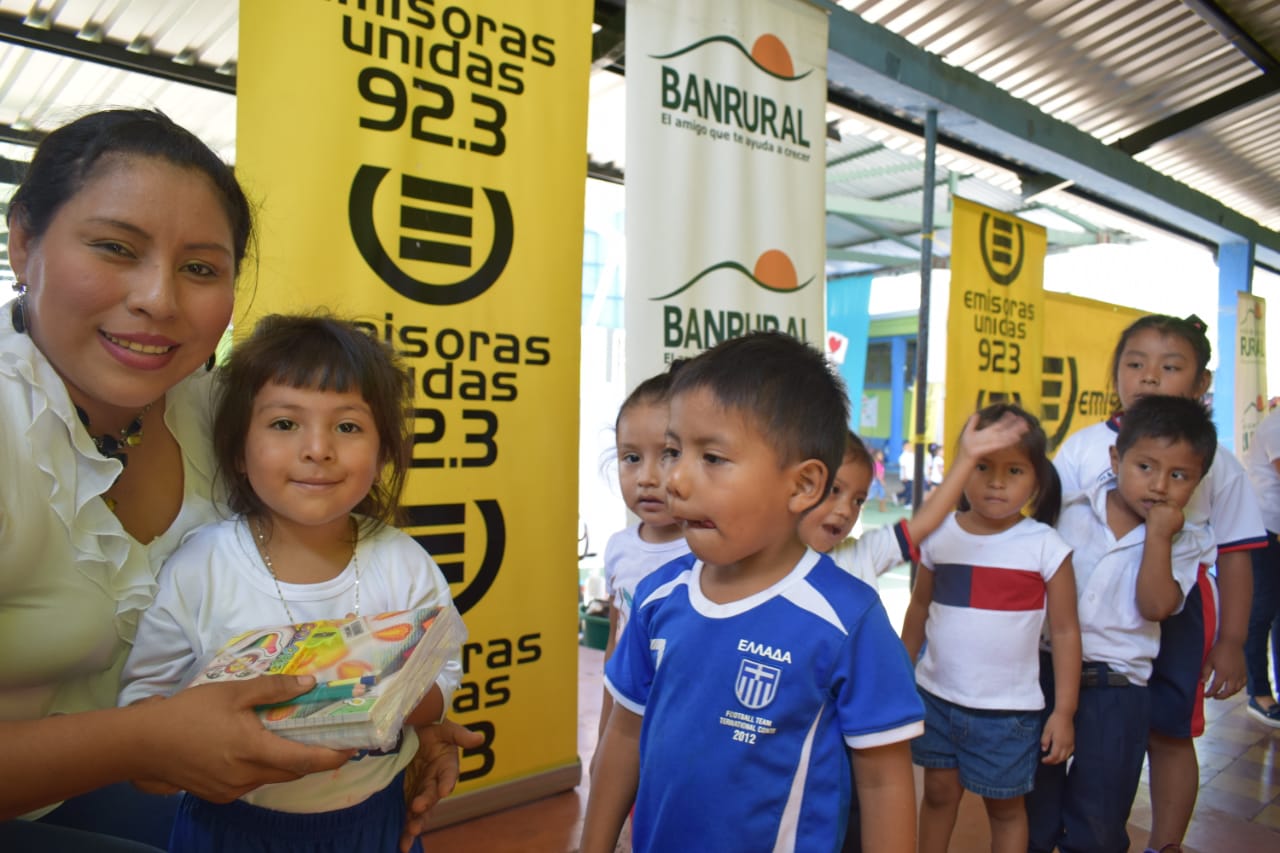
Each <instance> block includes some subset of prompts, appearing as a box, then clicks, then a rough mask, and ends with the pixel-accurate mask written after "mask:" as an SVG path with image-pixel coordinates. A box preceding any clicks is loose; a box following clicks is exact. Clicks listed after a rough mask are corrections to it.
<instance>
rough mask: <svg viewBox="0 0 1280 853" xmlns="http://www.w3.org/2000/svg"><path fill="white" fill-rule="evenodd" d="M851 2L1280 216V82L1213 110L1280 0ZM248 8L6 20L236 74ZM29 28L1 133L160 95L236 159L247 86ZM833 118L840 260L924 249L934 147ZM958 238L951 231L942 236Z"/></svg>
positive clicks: (1008, 177)
mask: <svg viewBox="0 0 1280 853" xmlns="http://www.w3.org/2000/svg"><path fill="white" fill-rule="evenodd" d="M597 4H598V6H597V8H598V9H600V8H602V5H610V6H614V7H616V6H617V0H608V2H607V4H606V0H597ZM839 5H841V6H843V7H844V8H846V9H849V10H851V11H852V12H854V13H856V14H857V15H860V16H861V17H862V18H864V19H865V20H867V21H869V22H872V23H874V24H878V25H880V26H883V27H884V28H886V29H887V30H889V31H891V32H893V33H896V34H898V35H900V36H902V37H903V38H905V39H907V40H908V41H910V42H911V43H913V44H914V45H916V46H918V47H920V48H921V49H923V50H927V51H929V52H931V53H934V54H937V55H938V56H940V57H942V58H943V60H944V61H945V62H948V63H950V64H952V65H955V66H958V67H960V68H963V69H965V70H967V71H970V72H972V73H974V74H976V75H978V76H979V77H981V78H982V79H984V80H986V81H988V82H990V83H992V84H993V85H995V86H998V87H1000V88H1001V89H1004V90H1005V91H1007V92H1009V93H1011V94H1012V95H1014V96H1016V97H1018V98H1021V99H1024V100H1025V101H1027V102H1028V103H1030V104H1032V105H1034V106H1036V107H1038V108H1039V109H1041V110H1043V111H1044V112H1045V113H1047V114H1049V115H1051V116H1053V117H1055V118H1057V119H1060V120H1062V121H1066V122H1069V123H1071V124H1073V125H1075V126H1076V127H1077V128H1079V129H1081V130H1083V131H1085V132H1087V133H1089V134H1091V135H1092V136H1094V137H1096V138H1097V139H1099V140H1101V141H1102V142H1105V143H1108V144H1113V143H1119V144H1124V141H1125V140H1128V141H1129V142H1130V143H1132V142H1133V141H1134V139H1135V137H1134V134H1140V133H1143V132H1145V133H1146V134H1147V136H1154V137H1156V138H1154V139H1145V140H1144V146H1145V147H1143V146H1140V147H1141V150H1138V151H1137V153H1136V154H1135V155H1134V156H1135V158H1136V159H1137V160H1139V161H1140V162H1143V163H1146V164H1148V165H1150V166H1151V167H1152V168H1154V169H1157V170H1159V171H1160V172H1163V173H1165V174H1167V175H1170V176H1172V177H1174V178H1176V179H1177V180H1180V181H1183V182H1185V183H1186V184H1187V185H1189V186H1191V187H1194V188H1196V189H1198V190H1200V191H1201V192H1203V193H1205V194H1207V195H1209V196H1211V197H1212V198H1214V199H1217V200H1219V201H1220V202H1221V203H1222V204H1224V205H1226V206H1228V207H1231V208H1233V209H1235V210H1237V211H1239V212H1241V213H1243V214H1245V215H1247V216H1250V217H1252V218H1254V219H1256V220H1257V221H1258V222H1260V223H1262V224H1263V225H1265V226H1267V227H1268V228H1271V229H1280V92H1277V91H1272V92H1271V93H1270V94H1267V95H1265V96H1263V97H1255V98H1254V99H1253V100H1252V101H1251V102H1250V103H1247V104H1245V105H1243V106H1237V107H1235V108H1234V109H1232V110H1230V111H1228V112H1225V113H1223V114H1221V115H1216V116H1215V115H1212V114H1211V113H1212V110H1210V109H1208V107H1207V106H1206V101H1209V102H1210V103H1209V105H1210V106H1211V105H1212V104H1213V103H1214V102H1213V101H1211V100H1210V99H1214V98H1219V99H1221V98H1223V97H1227V96H1230V95H1233V94H1236V93H1239V92H1240V91H1241V90H1240V89H1239V87H1241V86H1254V87H1258V86H1263V87H1264V88H1265V87H1266V86H1268V85H1270V83H1271V82H1273V81H1275V80H1276V79H1277V76H1280V75H1278V74H1277V72H1276V66H1277V65H1280V61H1277V59H1276V57H1280V3H1276V2H1274V0H1219V3H1218V6H1219V7H1220V8H1221V9H1222V10H1225V13H1226V15H1227V16H1228V17H1229V19H1230V21H1231V22H1234V24H1235V25H1237V26H1238V27H1239V28H1240V29H1241V30H1242V31H1243V32H1244V34H1245V35H1244V37H1243V40H1241V39H1240V38H1239V37H1237V36H1232V35H1231V33H1230V31H1229V29H1227V28H1226V27H1224V26H1223V23H1222V22H1221V21H1215V20H1214V18H1213V15H1212V9H1206V7H1207V6H1210V5H1211V4H1208V3H1207V0H1183V2H1179V0H863V2H858V1H857V0H839ZM238 18H239V4H238V3H236V2H233V0H0V25H3V26H6V27H9V28H10V29H11V30H16V31H17V32H18V34H19V36H20V35H21V34H22V33H26V32H31V33H33V34H35V35H39V34H40V32H41V31H40V30H38V29H37V30H27V29H23V26H27V27H36V28H43V29H44V31H47V32H49V33H52V34H60V35H61V36H62V37H64V38H66V39H67V40H69V41H70V42H71V43H72V47H74V46H75V45H80V46H81V47H83V48H85V49H88V50H92V49H95V45H101V46H102V47H103V48H110V49H113V50H115V51H116V52H117V53H118V54H120V55H124V54H123V51H124V49H125V47H126V46H127V47H128V49H129V50H130V51H132V53H129V54H128V55H129V56H134V57H140V58H145V57H151V58H152V60H153V61H156V62H159V63H161V64H162V65H163V64H164V63H168V62H169V61H170V59H172V58H177V60H179V61H180V62H181V63H183V64H185V65H187V66H189V67H192V68H195V69H198V70H199V71H201V72H202V73H204V74H212V73H213V72H214V70H216V69H221V70H223V71H224V72H230V73H234V69H235V64H236V52H237V36H238ZM1224 32H1225V33H1226V34H1224ZM70 34H74V36H75V38H71V37H70ZM14 38H15V36H14V35H13V34H12V33H9V34H5V33H3V32H0V126H3V127H0V138H3V139H7V140H13V139H21V138H23V137H24V134H25V135H27V136H33V135H34V134H37V133H39V132H40V131H47V130H49V129H51V128H53V127H56V126H57V125H59V124H61V123H63V122H64V121H66V120H67V119H69V118H70V117H72V116H74V115H75V114H77V113H78V112H79V111H81V110H82V109H85V108H89V107H93V106H103V105H141V106H154V107H158V108H160V109H162V110H164V111H165V112H166V113H168V114H169V115H171V116H172V117H173V118H174V119H175V120H177V121H178V122H180V123H182V124H183V125H185V126H187V127H190V128H191V129H192V130H193V131H194V132H196V133H197V134H198V135H200V136H201V137H202V138H204V139H205V140H206V141H208V142H209V143H210V144H211V145H212V146H213V147H214V148H215V149H217V150H218V151H219V152H220V153H222V154H223V156H224V157H226V158H227V159H229V160H232V159H234V152H235V99H234V96H233V95H231V94H229V93H226V92H219V91H212V90H210V89H208V88H205V87H201V86H193V85H187V84H183V83H179V82H173V81H171V80H167V79H162V78H160V77H155V76H150V75H147V74H143V73H138V72H135V71H127V70H120V69H116V68H111V67H107V66H104V65H101V64H95V63H87V62H84V61H81V60H79V59H75V58H72V57H70V56H66V55H60V54H58V53H51V52H48V51H47V50H44V49H39V50H37V49H33V48H32V47H30V46H24V45H20V44H17V43H15V42H14ZM1268 62H1270V63H1271V64H1270V65H1268V64H1267V63H1268ZM170 67H171V66H170ZM1275 88H1280V84H1277V85H1276V87H1275ZM591 98H592V104H591V114H590V123H589V128H588V153H589V156H590V157H591V159H592V160H593V162H596V163H599V164H604V165H611V166H613V167H615V168H616V169H622V168H624V167H625V151H624V149H623V133H622V132H621V128H622V127H623V121H624V117H625V108H624V103H625V82H624V80H623V78H622V77H620V76H619V75H617V74H614V73H611V72H610V71H599V72H597V73H595V74H594V75H593V79H592V83H591ZM1197 111H1199V112H1197ZM1178 116H1183V117H1184V118H1186V117H1189V118H1188V120H1187V122H1184V123H1185V124H1187V126H1186V127H1185V128H1184V129H1181V130H1179V132H1177V133H1174V134H1172V135H1169V136H1167V137H1165V138H1158V137H1159V136H1160V133H1159V132H1158V129H1159V128H1160V127H1161V126H1162V125H1161V123H1162V122H1166V123H1167V122H1168V121H1170V119H1171V117H1174V118H1176V117H1178ZM828 118H829V119H830V120H832V121H835V122H836V124H837V127H838V128H839V131H840V134H839V135H840V138H839V139H833V140H829V141H828V143H827V144H828V161H829V163H831V164H832V165H831V169H830V174H829V177H828V194H829V197H834V198H838V199H845V200H847V202H848V204H847V205H846V206H849V207H852V208H856V209H858V210H862V211H863V213H862V214H859V215H842V214H835V213H833V214H829V216H828V244H829V245H830V246H831V247H832V248H833V249H839V250H843V251H844V252H845V253H846V254H849V253H858V252H860V253H862V254H864V255H866V256H868V258H869V259H868V260H866V261H865V262H858V261H852V260H839V259H833V263H832V264H831V268H830V270H829V271H830V272H832V273H835V274H839V273H842V272H850V271H865V270H872V269H877V268H879V267H880V266H883V264H878V263H877V262H876V260H875V256H877V255H879V256H886V257H890V258H892V257H893V256H901V257H903V258H904V263H906V262H909V259H911V258H913V257H914V255H913V247H918V245H919V239H918V233H919V224H918V211H919V209H920V207H921V203H922V200H923V188H922V187H921V180H922V178H923V169H922V156H923V153H922V152H923V143H922V142H921V140H920V139H919V138H918V136H913V135H911V134H908V133H904V132H903V131H902V130H901V129H898V128H895V127H890V126H888V125H883V124H879V123H877V122H876V121H874V120H872V119H869V118H865V117H861V116H856V115H853V114H851V113H849V112H848V111H847V110H841V109H839V108H836V107H834V106H833V107H832V111H831V114H830V115H829V116H828ZM1153 128H1155V129H1156V130H1153ZM1139 138H1141V137H1139ZM28 152H29V149H25V148H23V147H22V146H19V145H13V144H3V143H0V156H3V157H7V158H10V159H26V157H28V156H29V153H28ZM938 181H939V184H938V186H936V187H935V188H934V190H933V192H934V193H935V201H936V202H937V205H938V209H939V210H945V202H946V198H947V193H948V191H949V189H950V188H952V187H954V188H955V189H956V190H957V191H958V192H959V193H960V194H962V195H964V196H966V197H969V198H973V199H974V200H976V201H980V202H982V203H985V204H989V205H991V206H994V207H998V208H1000V209H1003V210H1009V211H1018V212H1020V213H1021V214H1022V215H1025V216H1027V217H1028V218H1031V219H1035V220H1037V221H1043V222H1044V224H1046V225H1047V226H1048V227H1050V228H1052V229H1055V230H1056V231H1057V232H1058V233H1059V234H1060V235H1067V236H1070V235H1071V233H1073V232H1075V233H1079V234H1085V233H1087V232H1089V231H1090V229H1093V230H1096V231H1098V232H1099V236H1098V237H1097V239H1103V240H1110V239H1118V238H1119V239H1123V235H1119V234H1117V233H1116V231H1117V230H1118V229H1124V230H1134V229H1133V227H1132V224H1131V223H1129V222H1128V221H1127V220H1124V219H1122V218H1119V217H1117V216H1115V215H1113V214H1111V213H1109V212H1108V211H1106V210H1105V209H1102V208H1099V207H1097V206H1096V205H1093V204H1091V203H1089V202H1087V201H1084V200H1081V199H1079V198H1076V197H1074V196H1071V195H1067V194H1064V193H1062V192H1050V193H1048V194H1046V195H1045V196H1043V197H1041V198H1040V199H1039V200H1038V202H1037V203H1036V204H1033V205H1028V203H1027V202H1026V201H1024V199H1023V198H1022V178H1021V176H1020V175H1019V174H1017V173H1015V172H1013V171H1010V170H1008V169H1004V168H1000V167H998V166H993V165H991V164H990V163H987V162H983V161H982V160H980V159H977V157H976V156H974V155H973V152H969V153H964V152H960V151H954V150H948V149H947V148H945V147H944V148H942V149H940V151H939V161H938ZM877 205H879V206H877ZM911 210H914V211H917V221H916V222H914V223H913V222H910V221H904V219H903V218H902V216H903V215H905V214H902V211H911ZM877 213H879V214H886V215H887V216H888V218H883V217H882V216H878V215H876V214H877ZM907 219H910V217H909V216H908V217H907ZM945 236H946V235H945V233H944V232H940V233H939V241H940V243H943V244H945ZM1086 239H1087V238H1086ZM943 248H945V246H944V247H943ZM944 254H945V252H944Z"/></svg>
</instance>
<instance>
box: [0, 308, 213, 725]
mask: <svg viewBox="0 0 1280 853" xmlns="http://www.w3.org/2000/svg"><path fill="white" fill-rule="evenodd" d="M8 313H9V312H8V311H6V310H3V309H0V316H3V317H4V321H3V323H2V324H0V426H2V428H3V435H0V471H3V477H0V719H31V718H35V717H39V716H44V715H46V714H48V713H53V712H71V711H80V710H87V709H89V708H96V707H109V706H111V705H113V704H114V700H115V694H116V691H117V690H118V683H117V681H118V671H119V667H120V665H121V664H122V663H123V659H124V657H125V655H126V654H127V651H128V645H129V644H130V643H131V642H132V640H133V635H134V632H135V630H136V628H137V623H138V618H139V615H140V614H141V612H142V611H143V610H144V609H145V608H146V607H147V606H148V605H149V604H150V603H151V602H152V600H153V599H154V597H155V593H156V588H157V587H156V575H157V573H158V572H159V569H160V565H161V563H162V562H163V561H164V559H165V557H167V556H168V555H169V553H170V552H172V550H173V549H174V548H175V547H176V546H177V544H178V543H179V542H180V541H181V539H182V537H183V536H184V535H186V533H188V532H189V531H191V530H192V529H194V528H195V527H196V526H198V525H199V524H202V523H205V522H207V521H211V520H213V519H214V518H216V517H217V512H216V510H215V508H214V506H213V503H212V501H211V499H210V495H211V483H212V479H213V470H212V468H213V466H212V461H211V459H212V451H211V442H210V435H211V432H210V426H209V420H210V414H209V413H210V411H211V404H212V392H211V382H210V380H209V377H208V376H207V375H206V374H204V373H203V371H201V372H200V373H198V374H195V375H193V376H192V377H190V378H188V379H187V380H184V381H183V382H182V383H180V384H179V385H178V386H176V387H175V388H174V389H172V390H171V391H170V392H169V393H168V394H167V395H166V398H165V423H166V425H167V426H168V427H169V429H170V431H171V432H172V433H173V435H174V437H175V438H176V439H177V441H178V443H179V446H180V447H181V448H182V455H183V472H184V495H183V505H182V508H181V510H180V511H179V514H178V517H177V518H176V519H175V521H174V523H173V524H172V525H171V526H170V528H169V530H168V531H166V532H165V533H164V534H163V535H161V536H160V537H158V538H157V539H156V540H154V541H153V542H151V543H148V544H145V545H144V544H142V543H139V542H137V541H136V540H134V539H133V537H131V536H130V535H129V534H128V533H127V532H126V531H125V530H124V528H123V527H122V526H121V525H120V522H119V520H118V519H117V518H116V517H115V515H114V514H113V513H112V512H111V511H110V510H109V509H108V508H107V505H106V502H105V501H103V500H101V495H102V494H103V493H104V492H105V491H106V490H107V489H108V488H109V487H110V486H111V484H112V483H113V482H114V481H115V479H116V477H117V476H118V475H119V472H120V471H121V464H120V462H118V461H116V460H114V459H106V458H104V457H103V456H101V455H100V454H99V453H98V452H97V449H96V448H95V447H94V445H93V441H92V439H91V438H90V437H89V434H88V432H87V431H86V430H85V428H84V426H83V425H82V424H81V423H80V420H79V418H78V417H77V415H76V413H75V408H74V406H73V405H72V403H71V399H70V397H69V396H68V395H67V391H66V387H65V386H64V385H63V383H62V380H61V378H60V377H59V376H58V375H57V373H56V372H55V371H54V369H53V366H52V365H51V364H50V363H49V361H48V360H47V359H46V358H45V357H44V356H43V354H41V353H40V352H39V351H38V350H37V349H36V348H35V346H34V344H33V343H32V341H31V339H30V338H29V337H28V336H26V335H23V334H18V333H16V332H14V331H13V330H12V329H11V328H10V327H9V323H8ZM36 650H38V653H33V652H35V651H36Z"/></svg>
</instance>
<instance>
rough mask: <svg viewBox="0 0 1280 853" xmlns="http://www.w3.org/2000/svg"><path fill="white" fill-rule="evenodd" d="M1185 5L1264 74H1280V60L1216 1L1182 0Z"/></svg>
mask: <svg viewBox="0 0 1280 853" xmlns="http://www.w3.org/2000/svg"><path fill="white" fill-rule="evenodd" d="M1182 2H1183V4H1184V5H1185V6H1186V7H1187V8H1189V9H1190V10H1191V11H1193V12H1195V13H1196V14H1197V15H1199V16H1200V18H1201V20H1203V21H1204V22H1205V23H1206V24H1208V25H1209V26H1211V27H1213V28H1214V29H1215V30H1217V31H1218V32H1219V33H1221V34H1222V37H1223V38H1225V39H1226V40H1227V41H1229V42H1231V44H1232V45H1233V46H1234V47H1235V49H1236V50H1238V51H1240V52H1241V53H1243V54H1244V55H1245V56H1246V57H1248V58H1249V60H1250V61H1251V62H1252V63H1253V64H1254V65H1256V66H1258V67H1259V68H1261V69H1262V70H1263V72H1264V73H1267V74H1273V73H1276V72H1280V60H1277V59H1276V57H1274V56H1272V55H1271V51H1269V50H1267V48H1266V47H1265V46H1264V45H1262V44H1260V43H1259V42H1258V40H1257V39H1255V38H1254V37H1253V36H1252V35H1250V34H1249V33H1248V32H1247V31H1246V30H1245V29H1244V28H1243V27H1241V26H1240V24H1239V23H1238V22H1237V21H1236V19H1235V18H1233V17H1231V15H1230V13H1228V12H1227V11H1225V10H1224V9H1223V8H1222V7H1221V6H1219V5H1218V4H1217V3H1215V2H1214V0H1182Z"/></svg>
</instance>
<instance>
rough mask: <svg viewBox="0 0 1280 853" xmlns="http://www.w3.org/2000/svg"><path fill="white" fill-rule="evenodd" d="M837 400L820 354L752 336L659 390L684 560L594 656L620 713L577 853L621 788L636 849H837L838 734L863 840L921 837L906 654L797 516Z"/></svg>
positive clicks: (823, 455)
mask: <svg viewBox="0 0 1280 853" xmlns="http://www.w3.org/2000/svg"><path fill="white" fill-rule="evenodd" d="M848 414H849V403H848V399H847V397H846V396H845V392H844V388H843V386H842V384H841V382H840V380H839V379H838V378H836V377H835V376H834V375H833V374H832V372H831V370H830V369H829V368H828V366H827V363H826V361H825V359H824V358H823V356H822V354H821V353H819V352H818V351H817V350H815V349H813V348H811V347H809V346H807V345H805V344H803V343H800V342H799V341H797V340H795V339H794V338H790V337H788V336H786V335H782V334H777V333H770V332H760V333H753V334H750V335H747V336H746V337H742V338H735V339H732V340H729V341H726V342H724V343H722V344H719V345H717V346H716V347H714V348H713V349H710V350H708V351H707V352H705V353H703V354H702V355H700V356H698V357H697V358H695V359H693V360H692V361H690V362H689V363H688V364H686V365H685V366H684V368H683V369H682V370H681V372H680V373H679V374H677V375H676V378H675V380H674V382H673V384H672V388H671V397H670V422H669V426H668V430H667V439H668V443H669V448H670V449H669V451H668V456H669V460H668V465H669V469H668V471H667V493H668V502H669V505H670V508H671V514H672V516H673V517H675V518H676V520H677V521H678V522H679V523H680V524H681V526H682V527H683V529H684V532H685V539H686V541H687V542H688V544H689V548H690V550H691V551H692V554H690V555H688V556H686V557H682V558H679V559H677V560H675V561H673V562H671V563H668V564H667V565H666V566H664V567H662V568H661V569H659V570H657V571H655V572H653V573H652V574H650V575H649V576H648V577H647V578H646V579H645V580H644V581H642V582H641V584H640V585H639V587H638V588H637V590H636V596H635V599H634V603H633V605H632V617H631V622H630V624H629V625H628V628H627V632H626V634H625V635H624V636H623V640H622V643H621V645H620V646H619V647H618V649H617V650H616V652H615V653H614V656H613V657H612V658H611V659H610V661H609V663H608V665H607V666H606V668H605V684H606V687H607V688H608V689H609V691H610V693H611V694H612V695H613V697H614V711H613V714H612V716H610V718H609V723H608V727H607V728H606V730H605V733H604V739H603V741H602V743H601V746H600V756H599V763H598V764H597V766H596V772H595V774H594V776H593V778H592V784H591V796H590V799H589V801H588V804H587V816H586V822H585V825H584V827H583V837H582V851H583V853H612V851H613V849H614V845H615V843H616V840H617V837H618V832H619V830H620V829H621V827H622V824H623V821H624V820H625V819H626V816H627V811H628V809H629V808H630V807H631V805H632V803H633V801H634V804H635V812H634V816H633V823H632V845H633V849H634V850H635V851H637V853H645V851H670V850H698V851H708V852H709V853H714V852H715V851H725V853H728V851H733V852H734V853H751V851H774V850H803V851H823V850H830V851H836V850H839V849H840V845H841V842H842V840H843V835H844V828H845V820H846V816H847V815H848V812H849V801H850V796H851V791H850V782H849V779H850V774H849V764H848V758H847V756H848V754H849V753H848V752H847V751H846V747H850V748H852V755H853V767H854V770H855V774H854V775H855V777H856V779H857V794H856V795H857V797H858V799H859V802H860V805H861V808H862V813H863V815H864V818H863V825H862V840H863V845H864V847H865V849H867V850H875V851H877V852H878V853H908V851H914V850H915V788H914V782H913V777H912V770H911V755H910V750H909V748H908V745H907V742H908V740H909V739H910V738H912V737H915V736H917V735H919V734H920V733H921V732H922V731H923V724H922V720H923V718H924V708H923V706H922V704H921V702H920V698H919V695H918V694H917V692H916V690H915V682H914V679H913V677H912V672H911V665H910V662H909V661H908V660H907V656H906V651H905V649H904V648H903V646H902V643H901V642H900V641H899V640H898V638H897V636H896V634H895V632H894V630H893V628H892V626H891V625H890V624H889V619H888V616H887V615H886V614H885V611H884V608H883V607H882V606H881V604H880V600H879V597H878V596H877V595H876V592H875V590H873V589H872V588H871V587H869V586H867V585H866V584H865V583H863V582H861V581H859V580H857V579H856V578H853V577H851V576H850V575H849V574H847V573H846V572H844V571H843V570H841V569H840V568H839V567H838V566H836V565H835V563H834V562H832V560H831V559H830V558H829V557H827V556H825V555H821V554H818V553H817V552H815V551H813V550H811V549H809V548H807V547H806V546H805V545H804V543H803V542H802V541H801V540H800V537H799V532H798V529H797V527H798V522H799V520H800V518H801V517H802V516H804V514H805V513H806V512H808V511H809V510H811V509H813V508H814V507H815V506H817V505H818V504H819V503H820V502H821V501H822V500H823V498H824V497H825V496H826V494H827V491H828V489H829V487H830V485H831V479H832V477H833V475H834V473H835V471H836V469H837V468H839V466H840V461H841V459H842V458H843V455H844V447H845V435H846V432H847V430H848Z"/></svg>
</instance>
